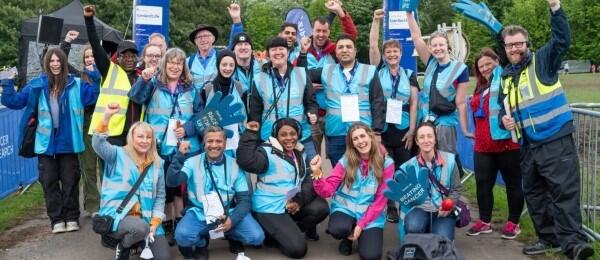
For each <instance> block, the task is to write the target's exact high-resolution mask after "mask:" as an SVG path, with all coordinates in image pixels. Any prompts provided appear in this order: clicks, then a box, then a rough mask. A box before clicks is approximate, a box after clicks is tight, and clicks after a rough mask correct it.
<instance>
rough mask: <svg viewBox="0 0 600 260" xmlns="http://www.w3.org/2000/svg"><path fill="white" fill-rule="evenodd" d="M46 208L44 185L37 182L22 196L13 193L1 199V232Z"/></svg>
mask: <svg viewBox="0 0 600 260" xmlns="http://www.w3.org/2000/svg"><path fill="white" fill-rule="evenodd" d="M43 210H44V193H43V191H42V187H41V186H40V185H39V184H38V183H35V184H33V185H31V187H30V188H29V189H28V190H27V191H26V192H25V193H24V194H23V195H21V196H18V195H16V194H15V195H12V196H9V197H7V198H5V199H4V200H2V201H0V233H1V232H4V231H5V230H6V229H8V228H11V227H13V226H15V225H17V224H19V223H20V222H21V221H22V220H24V219H27V218H28V217H31V216H33V215H35V214H39V212H40V211H43Z"/></svg>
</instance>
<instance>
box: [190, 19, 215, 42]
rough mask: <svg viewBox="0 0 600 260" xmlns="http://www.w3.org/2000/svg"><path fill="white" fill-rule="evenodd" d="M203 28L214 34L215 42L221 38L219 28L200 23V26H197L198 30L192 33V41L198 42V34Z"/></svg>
mask: <svg viewBox="0 0 600 260" xmlns="http://www.w3.org/2000/svg"><path fill="white" fill-rule="evenodd" d="M202 30H207V31H209V32H210V33H212V35H213V36H214V37H215V42H216V41H217V39H218V38H219V31H217V28H215V27H213V26H210V25H206V24H199V25H198V26H196V30H193V31H192V32H191V33H190V41H191V42H192V43H193V44H196V42H195V41H194V40H195V39H196V34H198V32H199V31H202Z"/></svg>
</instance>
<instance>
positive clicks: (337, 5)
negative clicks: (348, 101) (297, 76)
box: [296, 0, 358, 154]
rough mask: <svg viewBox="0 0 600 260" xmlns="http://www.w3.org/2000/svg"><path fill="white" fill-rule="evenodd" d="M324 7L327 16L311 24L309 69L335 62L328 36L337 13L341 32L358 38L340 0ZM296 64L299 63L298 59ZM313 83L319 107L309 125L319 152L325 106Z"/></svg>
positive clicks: (320, 93) (330, 1) (323, 130)
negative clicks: (314, 119)
mask: <svg viewBox="0 0 600 260" xmlns="http://www.w3.org/2000/svg"><path fill="white" fill-rule="evenodd" d="M325 8H326V9H327V10H328V11H329V16H327V17H323V16H321V17H317V18H316V19H315V20H314V21H313V24H312V25H313V30H312V36H311V44H310V48H309V49H308V52H309V54H308V55H307V64H306V65H304V67H307V68H309V69H315V68H323V67H324V65H325V64H335V63H337V60H336V54H335V48H336V44H335V42H334V41H332V40H331V38H330V37H331V26H332V24H333V18H334V16H336V15H337V17H338V19H339V22H340V27H341V29H342V33H343V34H345V35H348V36H350V38H351V39H352V40H354V41H356V39H357V38H358V31H357V30H356V26H355V25H354V22H353V21H352V17H350V14H349V13H348V12H346V11H345V10H344V9H343V8H342V4H341V2H340V1H335V0H329V1H327V2H326V3H325ZM296 64H299V63H298V61H297V62H296ZM313 85H314V88H315V92H316V97H317V102H318V103H319V106H320V107H321V109H319V110H318V111H319V112H318V114H317V116H318V119H317V124H314V125H311V134H312V136H313V139H314V142H315V146H316V147H317V151H318V153H319V154H321V144H322V142H323V139H324V137H325V118H324V117H325V109H324V108H323V107H324V106H325V93H324V92H323V91H322V87H321V85H320V84H315V83H313ZM325 141H327V140H325ZM326 147H327V145H326Z"/></svg>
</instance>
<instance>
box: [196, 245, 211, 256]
mask: <svg viewBox="0 0 600 260" xmlns="http://www.w3.org/2000/svg"><path fill="white" fill-rule="evenodd" d="M194 258H195V259H196V260H208V245H207V246H203V247H196V251H195V252H194Z"/></svg>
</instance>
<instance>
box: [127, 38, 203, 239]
mask: <svg viewBox="0 0 600 260" xmlns="http://www.w3.org/2000/svg"><path fill="white" fill-rule="evenodd" d="M155 48H156V49H157V50H159V49H158V47H155ZM129 98H130V99H131V100H132V101H133V102H135V103H137V104H139V105H143V106H145V107H146V111H145V114H146V120H145V121H146V122H148V123H149V124H150V125H151V126H152V128H153V129H154V135H155V138H156V142H157V146H158V149H159V151H158V153H159V155H160V156H161V158H162V159H163V160H165V170H166V169H167V168H168V167H169V164H170V163H171V160H172V159H173V156H174V155H175V153H176V152H177V142H178V141H180V140H183V139H185V140H187V141H189V142H190V143H191V152H196V153H197V152H198V151H200V141H199V139H198V138H197V137H196V136H186V135H185V132H184V131H181V129H178V126H180V125H183V124H185V122H187V121H189V120H190V119H191V118H192V116H193V115H194V113H196V112H199V111H200V110H202V108H203V105H202V103H201V99H200V98H199V97H198V94H197V90H196V89H195V88H194V87H193V85H192V76H191V74H190V71H189V69H188V67H187V64H186V63H185V53H184V52H183V51H182V50H181V49H179V48H171V49H169V50H167V53H166V54H165V57H164V58H163V59H161V61H160V64H159V66H158V67H148V68H146V69H144V70H143V71H142V75H141V77H140V78H138V80H137V81H136V82H135V84H134V85H133V87H132V88H131V91H129ZM166 192H167V197H166V203H167V207H166V213H167V216H166V218H165V219H164V221H165V223H164V228H165V231H166V232H167V236H168V237H169V239H170V241H169V242H170V243H171V244H174V241H173V240H172V237H171V234H172V232H173V230H174V225H176V223H173V221H177V219H178V218H181V213H180V212H181V209H177V207H176V206H175V205H174V203H173V202H174V200H175V197H176V196H178V197H181V195H182V194H181V188H180V187H169V188H167V189H166Z"/></svg>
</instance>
